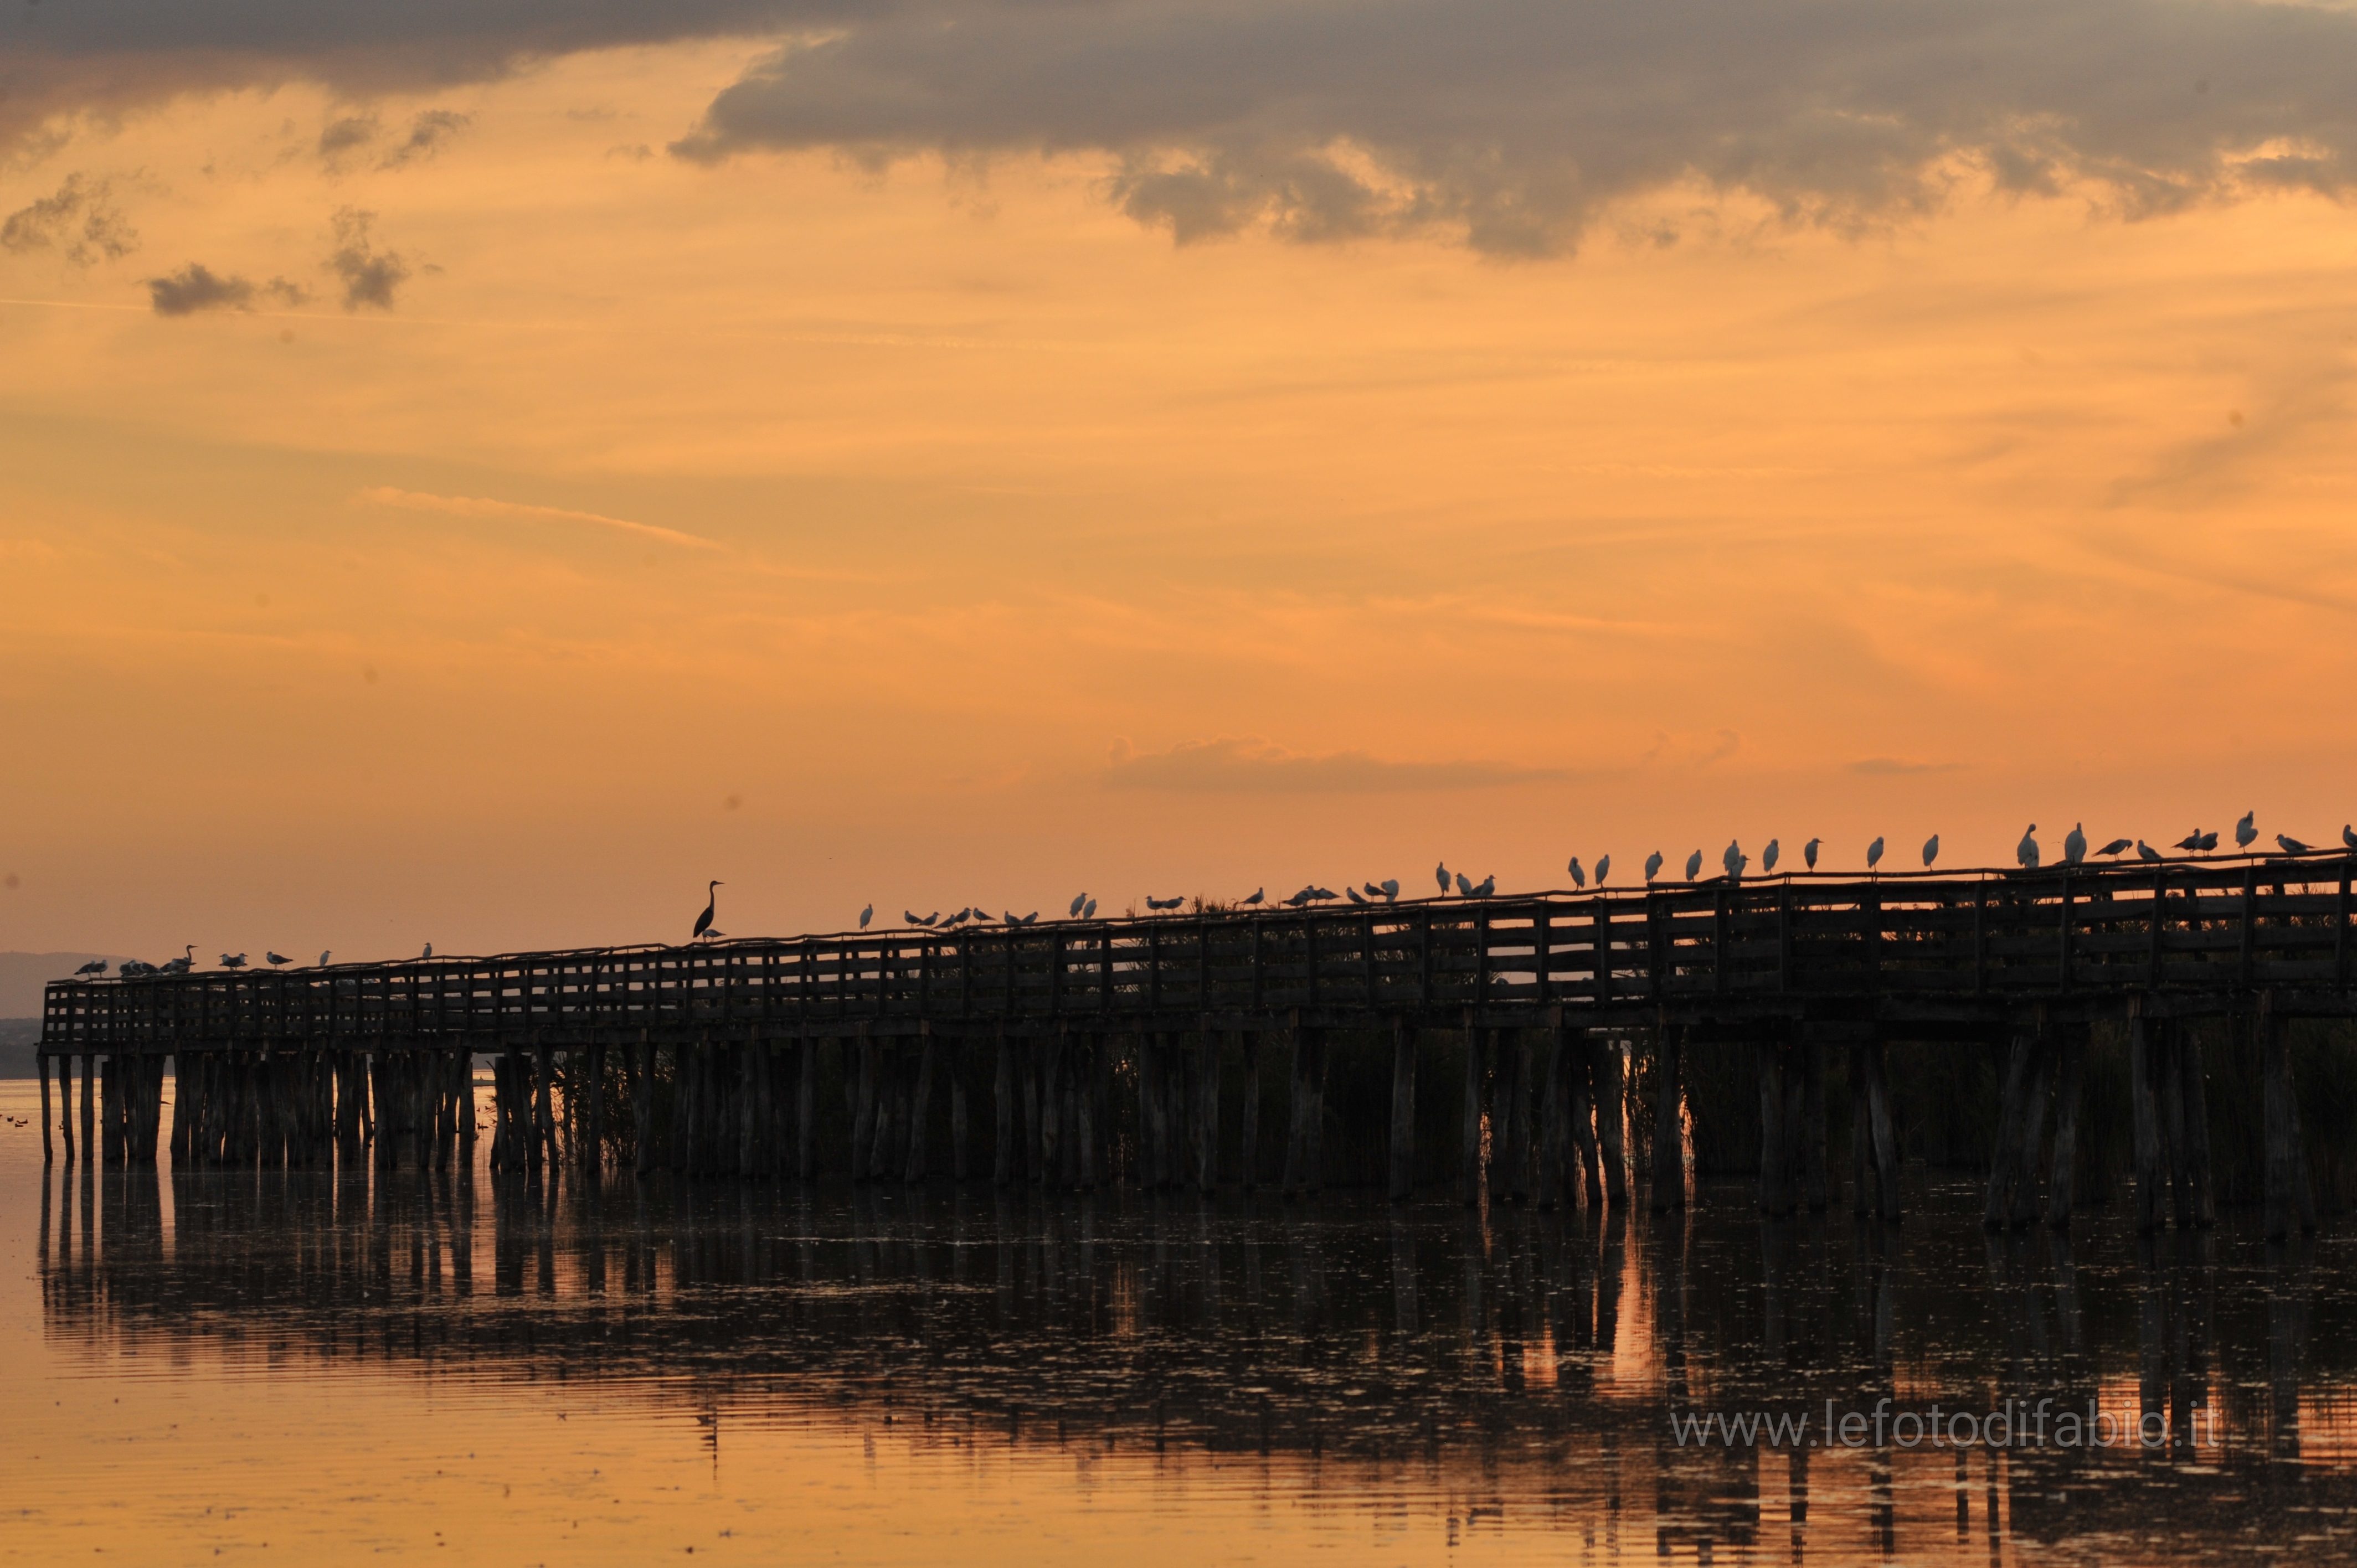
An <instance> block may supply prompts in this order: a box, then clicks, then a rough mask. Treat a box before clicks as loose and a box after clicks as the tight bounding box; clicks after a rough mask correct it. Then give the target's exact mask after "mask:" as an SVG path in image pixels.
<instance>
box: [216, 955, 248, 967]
mask: <svg viewBox="0 0 2357 1568" xmlns="http://www.w3.org/2000/svg"><path fill="white" fill-rule="evenodd" d="M221 967H222V968H223V969H243V968H244V967H245V955H244V954H243V953H223V954H221Z"/></svg>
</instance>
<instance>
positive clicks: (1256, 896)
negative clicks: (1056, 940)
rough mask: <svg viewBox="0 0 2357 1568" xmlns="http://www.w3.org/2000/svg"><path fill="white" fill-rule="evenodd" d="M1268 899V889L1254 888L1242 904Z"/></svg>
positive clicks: (1092, 906) (1251, 903) (1263, 887)
mask: <svg viewBox="0 0 2357 1568" xmlns="http://www.w3.org/2000/svg"><path fill="white" fill-rule="evenodd" d="M1265 897H1268V889H1267V888H1266V887H1265V886H1261V887H1255V888H1254V889H1253V896H1252V897H1249V898H1247V899H1245V900H1244V902H1245V903H1246V904H1247V905H1254V904H1258V903H1259V902H1260V901H1261V900H1262V899H1264V898H1265ZM1089 908H1092V909H1093V908H1096V906H1095V905H1094V904H1093V903H1092V904H1091V905H1090V906H1089Z"/></svg>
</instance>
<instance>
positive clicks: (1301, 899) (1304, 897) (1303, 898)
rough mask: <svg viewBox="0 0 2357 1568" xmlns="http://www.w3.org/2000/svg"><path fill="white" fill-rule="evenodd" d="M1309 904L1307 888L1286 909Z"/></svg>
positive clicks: (1286, 901)
mask: <svg viewBox="0 0 2357 1568" xmlns="http://www.w3.org/2000/svg"><path fill="white" fill-rule="evenodd" d="M1146 902H1147V903H1149V904H1151V903H1152V902H1154V900H1153V899H1151V898H1149V899H1147V900H1146ZM1308 902H1309V889H1308V888H1307V887H1305V888H1303V889H1302V890H1301V891H1300V892H1298V893H1296V894H1295V895H1294V896H1293V897H1290V898H1287V899H1286V900H1285V907H1286V908H1288V909H1298V908H1301V906H1303V905H1304V904H1307V903H1308Z"/></svg>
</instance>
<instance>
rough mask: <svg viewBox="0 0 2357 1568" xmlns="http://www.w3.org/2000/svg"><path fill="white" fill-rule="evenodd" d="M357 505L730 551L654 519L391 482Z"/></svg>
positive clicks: (364, 492)
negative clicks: (407, 487)
mask: <svg viewBox="0 0 2357 1568" xmlns="http://www.w3.org/2000/svg"><path fill="white" fill-rule="evenodd" d="M352 500H353V501H354V503H355V504H359V505H366V506H389V507H398V508H400V509H401V510H404V511H438V512H442V513H445V514H447V515H448V516H452V517H488V518H497V519H499V520H500V521H509V522H540V523H557V524H566V525H572V526H587V527H592V528H610V529H613V530H615V531H616V532H621V533H627V534H630V535H632V536H633V537H635V538H640V539H651V540H654V541H656V542H660V543H663V544H670V545H674V546H676V547H678V548H679V549H682V550H712V551H718V552H722V553H726V550H727V546H726V545H724V544H721V543H719V542H717V541H715V540H710V539H705V538H703V537H701V536H700V535H697V534H693V533H682V532H680V531H679V530H677V529H675V528H662V527H659V526H657V525H656V524H654V523H651V522H632V521H630V519H628V518H623V517H608V516H606V515H604V514H603V513H601V512H594V511H573V510H568V509H566V508H565V507H554V506H532V505H529V504H527V503H525V502H522V501H502V500H491V499H487V498H484V497H481V496H437V495H429V494H427V493H425V492H424V491H422V490H404V489H394V488H393V487H392V486H391V485H377V486H374V487H372V488H371V489H365V490H362V491H361V492H360V493H359V494H358V495H356V496H354V497H353V498H352Z"/></svg>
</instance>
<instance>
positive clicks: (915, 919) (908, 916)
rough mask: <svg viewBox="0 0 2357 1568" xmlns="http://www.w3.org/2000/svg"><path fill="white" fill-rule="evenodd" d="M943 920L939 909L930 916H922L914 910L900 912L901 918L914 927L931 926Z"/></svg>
mask: <svg viewBox="0 0 2357 1568" xmlns="http://www.w3.org/2000/svg"><path fill="white" fill-rule="evenodd" d="M900 918H902V919H903V920H906V921H907V922H908V923H909V924H910V925H912V926H930V925H931V924H932V923H933V922H934V921H935V920H938V919H940V918H942V912H941V911H940V910H939V909H936V910H934V911H933V912H932V913H931V914H930V915H920V914H918V913H917V912H916V911H915V910H914V909H903V910H901V911H900Z"/></svg>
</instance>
